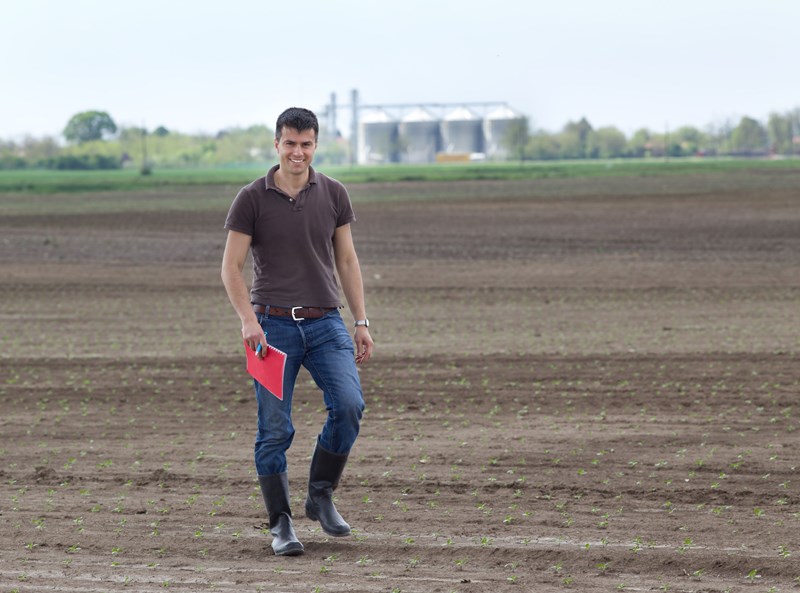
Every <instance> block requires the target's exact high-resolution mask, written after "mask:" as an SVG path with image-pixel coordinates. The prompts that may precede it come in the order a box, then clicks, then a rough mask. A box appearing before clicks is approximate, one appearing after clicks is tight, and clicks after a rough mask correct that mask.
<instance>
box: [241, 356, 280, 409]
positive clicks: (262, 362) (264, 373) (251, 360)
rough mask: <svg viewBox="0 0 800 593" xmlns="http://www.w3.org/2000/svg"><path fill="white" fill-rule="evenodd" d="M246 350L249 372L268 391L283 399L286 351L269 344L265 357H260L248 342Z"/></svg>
mask: <svg viewBox="0 0 800 593" xmlns="http://www.w3.org/2000/svg"><path fill="white" fill-rule="evenodd" d="M244 351H245V352H246V353H247V372H248V373H250V374H251V375H252V376H253V379H255V380H256V381H258V382H259V383H261V385H263V387H264V388H265V389H266V390H267V391H269V392H270V393H271V394H272V395H274V396H275V397H277V398H278V399H279V400H281V401H283V369H284V367H285V366H286V352H282V351H281V350H278V349H277V348H273V347H272V346H270V345H269V344H267V353H266V355H265V356H264V358H259V357H258V355H256V353H255V352H253V351H252V350H251V349H250V348H248V347H247V344H246V343H245V345H244Z"/></svg>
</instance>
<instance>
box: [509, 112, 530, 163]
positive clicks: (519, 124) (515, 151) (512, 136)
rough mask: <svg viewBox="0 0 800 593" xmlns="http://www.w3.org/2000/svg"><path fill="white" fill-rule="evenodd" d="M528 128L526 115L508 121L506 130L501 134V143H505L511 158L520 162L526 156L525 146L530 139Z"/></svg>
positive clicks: (526, 146)
mask: <svg viewBox="0 0 800 593" xmlns="http://www.w3.org/2000/svg"><path fill="white" fill-rule="evenodd" d="M528 130H529V123H528V118H527V117H520V118H517V119H514V120H512V121H511V122H509V124H508V127H507V128H506V132H505V134H503V144H505V146H506V148H507V149H508V154H509V156H510V157H511V158H512V159H514V160H518V161H520V162H522V161H524V160H525V158H526V157H527V156H528V155H527V148H528V140H529V139H530V133H529V132H528Z"/></svg>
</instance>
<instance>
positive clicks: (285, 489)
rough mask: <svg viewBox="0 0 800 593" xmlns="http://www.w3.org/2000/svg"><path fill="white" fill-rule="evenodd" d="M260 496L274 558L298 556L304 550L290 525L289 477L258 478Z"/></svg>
mask: <svg viewBox="0 0 800 593" xmlns="http://www.w3.org/2000/svg"><path fill="white" fill-rule="evenodd" d="M258 483H259V485H260V486H261V494H262V495H263V496H264V504H265V505H266V507H267V514H268V515H269V532H270V533H271V534H272V538H273V539H272V550H273V552H275V555H276V556H299V555H300V554H302V553H303V552H304V551H305V550H304V548H303V544H301V543H300V542H299V541H298V539H297V535H296V534H295V532H294V525H292V511H291V510H290V508H289V475H288V474H287V473H286V472H283V473H282V474H272V475H271V476H258Z"/></svg>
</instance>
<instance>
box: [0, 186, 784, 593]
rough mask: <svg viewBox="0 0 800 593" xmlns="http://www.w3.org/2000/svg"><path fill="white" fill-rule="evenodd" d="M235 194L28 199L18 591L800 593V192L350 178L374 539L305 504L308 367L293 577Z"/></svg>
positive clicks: (314, 399) (12, 413) (360, 456)
mask: <svg viewBox="0 0 800 593" xmlns="http://www.w3.org/2000/svg"><path fill="white" fill-rule="evenodd" d="M235 191H236V190H235V188H223V189H220V188H200V189H194V190H191V191H189V190H181V191H178V190H169V191H168V192H167V191H165V192H163V193H159V192H150V193H142V194H131V193H109V194H87V195H84V196H76V195H63V196H59V195H55V196H10V195H9V196H0V200H2V201H0V208H1V209H0V213H2V217H0V235H1V236H2V239H0V244H1V245H2V251H1V252H0V271H2V275H0V322H1V324H2V334H0V338H1V341H0V344H1V350H0V357H1V358H0V364H1V365H2V377H1V380H0V405H2V414H0V585H1V586H2V587H1V588H2V591H4V592H6V591H20V592H23V591H26V592H27V591H30V592H34V591H36V592H38V591H55V592H66V591H70V592H71V591H75V592H89V591H92V592H94V591H112V590H114V591H117V590H128V591H137V592H138V591H142V592H147V591H162V590H164V589H172V590H177V591H192V592H194V591H225V592H227V591H230V592H233V591H237V592H240V591H275V592H304V593H308V592H313V591H317V592H338V591H353V592H361V591H363V592H387V593H389V592H403V593H429V592H443V593H449V592H452V591H455V592H459V593H470V592H493V593H496V592H501V591H525V592H537V593H538V592H545V593H546V592H551V591H580V592H594V591H618V590H631V591H681V592H688V591H697V592H700V591H703V592H723V591H731V592H734V591H753V592H768V591H776V592H777V591H782V592H786V591H794V590H798V587H800V564H798V558H800V535H798V533H800V530H799V528H800V475H799V472H798V463H799V462H800V459H798V453H797V450H798V444H800V442H799V441H800V439H799V438H798V435H800V431H798V429H799V428H800V422H799V421H798V419H799V418H800V409H798V392H800V349H798V336H800V314H798V311H800V174H796V173H784V174H781V175H770V176H766V175H763V174H761V173H759V172H758V171H757V170H755V171H753V172H751V173H736V174H731V175H727V176H725V177H722V176H708V177H692V178H674V179H673V178H646V179H633V178H630V179H592V180H548V181H533V182H531V181H528V182H481V183H447V184H422V183H417V184H414V183H409V184H392V185H386V186H382V185H374V186H370V185H367V186H357V187H352V188H351V193H352V195H353V197H354V201H355V207H356V214H357V216H358V218H359V220H358V222H357V223H355V224H354V227H353V230H354V236H355V240H356V246H357V249H358V251H359V255H360V258H361V262H362V267H363V269H364V275H365V282H366V289H367V301H368V310H369V314H370V319H371V321H372V328H371V329H372V330H373V331H372V334H373V337H374V338H375V340H376V352H375V356H374V358H373V360H372V361H370V362H369V363H368V365H366V366H364V367H363V369H362V370H361V374H362V381H363V386H364V390H365V397H366V400H367V406H368V408H367V412H366V414H365V419H364V423H363V427H362V433H361V436H360V438H359V440H358V442H357V444H356V447H355V449H354V450H353V452H352V455H351V459H350V463H349V465H348V467H347V469H346V471H345V475H344V477H343V479H342V483H341V486H340V489H339V490H338V491H337V507H338V508H339V510H340V511H341V512H342V514H343V515H344V517H345V518H346V519H347V520H348V521H349V522H350V524H351V525H352V526H353V528H354V534H353V535H352V536H351V537H349V538H342V539H335V538H329V537H327V536H326V535H325V534H324V533H322V532H321V531H320V530H319V526H318V524H316V523H313V522H311V521H309V520H308V519H306V518H305V517H304V516H302V502H303V500H304V496H305V493H304V489H305V485H306V473H307V468H308V461H309V457H310V453H311V449H312V446H313V442H314V439H315V437H316V434H317V432H318V431H319V429H320V427H321V425H322V422H323V419H324V414H325V411H324V409H323V405H322V401H321V397H320V395H319V393H318V391H317V390H316V387H315V386H314V385H313V383H312V381H311V379H310V377H309V375H308V374H307V373H303V374H301V377H300V383H299V386H298V390H297V392H296V395H295V422H296V425H297V436H296V439H295V444H294V446H293V447H292V449H291V451H290V455H289V459H290V485H291V489H292V495H293V496H292V501H293V507H294V509H295V525H296V528H297V529H298V534H299V536H300V538H301V540H302V541H303V543H304V544H305V547H306V553H305V555H304V556H301V557H296V558H278V557H275V556H273V555H272V552H271V549H270V547H269V542H270V539H271V538H270V536H269V535H268V532H267V531H266V515H265V512H264V509H263V505H262V502H261V495H260V492H259V490H258V483H257V480H256V476H255V472H254V468H253V464H252V446H253V438H254V433H255V402H254V398H253V395H252V387H251V383H250V381H249V380H248V377H247V375H246V373H245V371H244V358H243V353H242V351H241V347H240V344H241V342H240V336H239V331H238V330H239V327H238V320H237V318H236V316H235V315H234V313H233V311H232V309H231V308H230V306H229V305H228V303H227V299H226V297H225V294H224V290H223V288H222V285H221V283H220V281H219V264H220V258H221V255H222V248H223V245H224V240H225V236H224V231H223V230H222V223H223V220H224V218H225V213H226V211H227V207H228V205H229V203H230V200H231V199H232V196H233V195H234V193H235ZM159 201H163V202H164V204H166V205H167V206H164V207H159ZM193 203H196V204H198V206H197V207H196V208H194V207H193V206H192V205H193ZM344 315H345V317H347V318H348V319H349V317H348V314H347V312H344Z"/></svg>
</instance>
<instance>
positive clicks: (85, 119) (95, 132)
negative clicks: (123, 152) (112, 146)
mask: <svg viewBox="0 0 800 593" xmlns="http://www.w3.org/2000/svg"><path fill="white" fill-rule="evenodd" d="M116 131H117V124H115V123H114V120H113V119H111V116H110V115H108V113H106V112H105V111H83V112H81V113H76V114H75V115H73V116H72V118H71V119H70V120H69V122H68V123H67V127H66V128H64V138H66V139H67V140H68V141H69V142H76V143H78V144H82V143H84V142H89V141H91V140H102V139H103V137H104V136H106V135H108V134H114V133H115V132H116Z"/></svg>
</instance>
